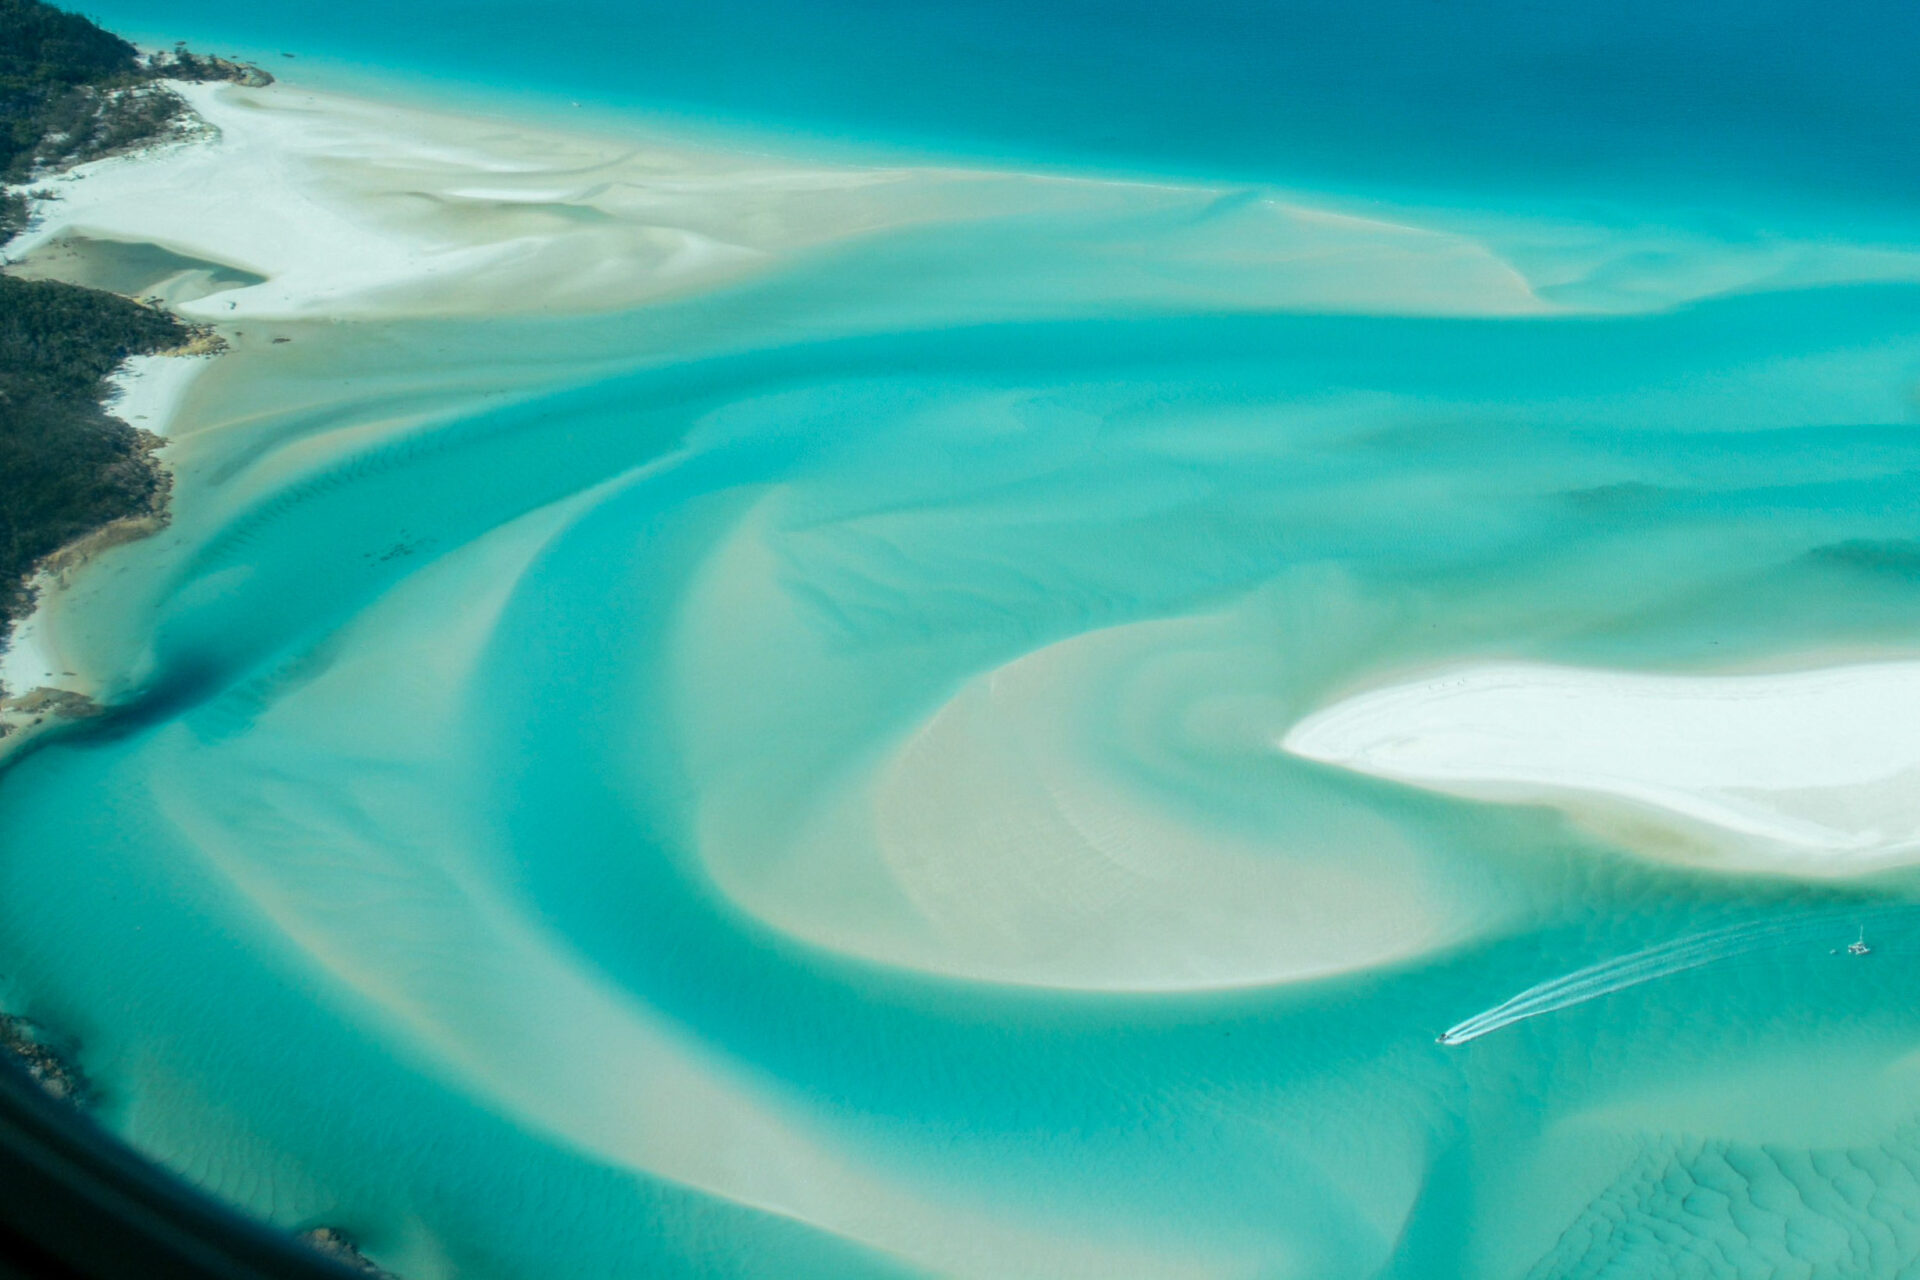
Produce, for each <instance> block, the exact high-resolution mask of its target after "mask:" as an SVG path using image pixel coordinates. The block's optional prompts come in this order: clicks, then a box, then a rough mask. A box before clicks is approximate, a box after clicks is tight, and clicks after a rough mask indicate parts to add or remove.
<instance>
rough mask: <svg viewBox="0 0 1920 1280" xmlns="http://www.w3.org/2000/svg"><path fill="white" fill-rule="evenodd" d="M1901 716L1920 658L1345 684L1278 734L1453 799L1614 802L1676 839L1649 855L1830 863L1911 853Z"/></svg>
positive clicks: (1469, 672) (1906, 737) (1908, 705)
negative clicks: (1345, 690) (1763, 669)
mask: <svg viewBox="0 0 1920 1280" xmlns="http://www.w3.org/2000/svg"><path fill="white" fill-rule="evenodd" d="M1916 726H1920V663H1917V662H1886V663H1871V664H1861V665H1850V666H1835V667H1828V668H1824V669H1816V670H1808V671H1799V672H1790V673H1786V674H1778V675H1737V676H1733V675H1729V676H1657V675H1641V674H1634V673H1628V672H1613V671H1594V670H1583V669H1578V668H1570V667H1554V666H1545V665H1525V664H1517V663H1515V664H1502V665H1488V666H1477V667H1469V668H1464V669H1460V670H1455V671H1449V672H1444V673H1437V674H1435V675H1432V676H1429V677H1426V678H1424V679H1419V680H1414V681H1410V682H1407V683H1403V684H1397V685H1392V686H1389V687H1387V688H1382V689H1376V690H1372V691H1370V692H1366V693H1362V694H1359V695H1356V696H1354V697H1351V698H1348V699H1346V700H1344V701H1341V702H1338V703H1335V704H1334V705H1332V706H1330V707H1327V708H1325V709H1323V710H1321V711H1318V712H1316V713H1314V714H1313V715H1311V716H1308V717H1307V718H1306V719H1304V720H1302V721H1300V722H1299V723H1298V724H1296V725H1294V726H1293V728H1292V729H1290V730H1289V731H1288V732H1287V733H1286V735H1285V737H1284V738H1283V739H1282V740H1281V745H1282V746H1283V747H1284V748H1285V749H1286V750H1287V751H1290V752H1292V753H1294V754H1295V755H1299V756H1305V757H1307V758H1309V759H1313V760H1319V761H1323V762H1326V763H1328V764H1335V765H1339V766H1341V767H1343V768H1348V769H1354V770H1357V771H1359V772H1361V773H1367V774H1372V775H1374V776H1376V777H1382V778H1391V779H1394V780H1396V781H1400V782H1406V783H1411V784H1413V785H1415V786H1421V787H1427V788H1431V789H1433V790H1437V791H1445V792H1450V793H1454V794H1458V795H1464V796H1472V797H1477V798H1484V799H1491V800H1499V801H1504V802H1508V803H1529V804H1552V805H1557V806H1560V807H1562V808H1565V809H1567V810H1569V811H1571V812H1574V813H1576V814H1581V815H1584V816H1593V811H1594V807H1595V805H1596V804H1601V805H1607V804H1611V805H1612V806H1615V807H1620V806H1627V807H1631V808H1632V809H1633V810H1634V811H1636V815H1637V816H1638V817H1640V818H1642V819H1644V820H1645V821H1647V822H1651V823H1652V824H1654V825H1656V826H1661V827H1665V828H1669V829H1670V831H1669V833H1670V834H1673V835H1677V836H1679V837H1681V839H1680V840H1679V841H1678V842H1677V843H1668V842H1664V841H1650V842H1647V843H1646V845H1645V847H1647V848H1649V849H1650V850H1652V851H1654V852H1656V853H1657V854H1660V855H1662V856H1678V857H1682V858H1685V859H1687V860H1695V859H1698V858H1704V859H1706V860H1709V861H1712V862H1716V863H1721V864H1724V865H1728V866H1734V867H1742V868H1759V869H1768V870H1779V871H1788V872H1793V873H1797V874H1805V875H1812V876H1833V875H1848V874H1855V873H1859V872H1865V871H1871V870H1877V869H1882V868H1885V867H1888V866H1892V865H1904V864H1907V863H1910V862H1912V861H1914V860H1915V859H1916V858H1920V810H1916V809H1915V807H1914V806H1913V803H1912V797H1913V794H1914V785H1915V782H1916V780H1917V779H1920V729H1917V728H1916ZM1607 825H1609V826H1611V825H1613V824H1611V823H1609V824H1607ZM1688 837H1692V838H1691V839H1689V838H1688Z"/></svg>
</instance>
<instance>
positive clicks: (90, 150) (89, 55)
mask: <svg viewBox="0 0 1920 1280" xmlns="http://www.w3.org/2000/svg"><path fill="white" fill-rule="evenodd" d="M161 79H175V80H240V81H243V82H246V83H250V84H259V83H266V82H268V81H269V80H270V79H271V77H269V76H267V75H266V73H265V72H262V71H258V70H256V69H254V68H251V67H245V66H242V65H240V64H239V63H235V62H229V61H228V60H226V59H225V58H208V57H202V56H199V55H196V54H193V53H189V52H187V51H186V50H185V49H176V50H174V51H173V52H172V53H169V54H164V55H161V56H159V57H156V58H154V59H152V60H143V59H142V58H141V57H140V54H139V51H138V50H136V49H135V48H134V47H133V46H132V45H130V44H128V43H127V42H126V41H125V40H122V39H121V38H120V37H119V36H116V35H114V34H112V33H111V32H107V31H102V30H101V29H100V28H99V27H96V26H95V25H93V23H91V22H89V21H87V20H86V19H85V18H83V17H81V16H79V15H78V14H73V13H63V12H61V11H60V10H58V9H56V8H54V7H53V6H52V5H49V4H44V3H42V2H41V0H0V181H7V182H20V181H24V180H25V179H27V178H28V177H30V176H31V174H32V173H33V171H34V170H35V169H37V168H49V167H60V166H63V165H69V164H78V163H80V162H81V161H84V160H91V159H94V158H97V157H99V156H103V155H108V154H110V153H112V152H114V151H118V150H121V149H122V148H125V147H129V146H134V145H137V144H139V143H142V142H147V141H151V140H153V139H155V138H159V137H163V136H165V135H166V134H167V133H168V132H169V131H170V130H171V129H173V128H174V127H175V125H176V124H177V123H178V122H179V121H180V120H182V119H183V118H184V117H185V114H186V104H185V103H184V102H182V101H181V100H180V98H179V96H178V95H176V94H174V93H171V92H169V91H168V90H167V89H166V87H165V86H164V85H161V84H159V83H158V81H159V80H161ZM7 217H8V211H7V209H6V208H4V207H0V235H5V234H11V232H10V231H8V229H7V223H6V219H7ZM14 229H16V230H17V229H18V228H17V226H16V227H15V228H14Z"/></svg>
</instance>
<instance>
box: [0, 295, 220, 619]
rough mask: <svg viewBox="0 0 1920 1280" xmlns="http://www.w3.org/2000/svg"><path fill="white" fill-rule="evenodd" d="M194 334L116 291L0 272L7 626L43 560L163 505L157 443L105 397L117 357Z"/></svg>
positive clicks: (1, 511)
mask: <svg viewBox="0 0 1920 1280" xmlns="http://www.w3.org/2000/svg"><path fill="white" fill-rule="evenodd" d="M192 336H193V335H192V333H191V331H190V330H189V329H188V328H187V326H185V325H184V324H182V323H181V322H180V321H178V320H176V319H174V318H173V317H172V316H170V315H167V314H165V313H164V312H160V311H155V310H153V309H151V308H149V307H144V306H141V305H140V304H139V303H137V302H133V301H130V300H128V299H126V298H122V297H119V296H117V295H115V294H111V293H101V292H99V291H97V290H93V289H82V288H79V287H77V286H74V285H68V284H60V283H57V282H55V281H50V280H16V279H14V278H12V277H11V276H0V622H3V621H4V620H5V618H7V617H10V616H13V615H14V614H15V613H17V612H18V611H19V610H20V609H21V608H22V606H24V605H25V604H26V603H27V599H26V578H27V575H28V574H29V573H30V572H31V571H32V569H33V566H34V564H35V563H36V562H37V561H39V560H40V558H41V557H43V556H46V555H48V554H50V553H51V552H53V551H54V550H56V549H58V548H59V547H60V546H62V545H63V544H65V543H67V542H69V541H72V540H73V539H74V538H77V537H79V536H80V535H81V534H84V533H87V532H88V531H90V530H92V529H95V528H97V527H99V526H100V525H102V524H105V523H107V522H108V521H111V520H115V519H119V518H120V517H123V516H134V515H145V514H150V513H156V512H158V511H159V510H161V509H162V507H163V506H164V504H165V501H166V490H167V481H166V475H165V473H164V472H163V471H162V470H161V469H160V468H159V466H158V465H157V464H156V463H155V462H154V460H153V458H152V456H151V449H152V445H153V443H154V438H153V437H152V436H149V435H147V434H146V433H145V432H141V431H136V430H134V429H133V428H132V427H129V426H127V425H126V424H125V423H123V422H121V421H120V420H119V419H118V418H114V417H111V416H109V415H108V414H107V412H106V411H105V410H104V409H103V408H101V404H100V401H101V398H102V396H103V395H104V394H105V390H106V388H105V386H104V379H105V378H106V376H107V375H108V374H109V373H111V372H113V369H114V367H115V366H116V365H118V364H119V363H120V361H122V360H124V359H125V358H126V357H128V356H130V355H137V354H141V353H144V352H154V351H162V350H166V349H168V348H171V347H177V346H180V345H182V344H184V343H185V342H187V341H188V340H189V339H190V338H191V337H192Z"/></svg>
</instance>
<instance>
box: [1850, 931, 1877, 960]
mask: <svg viewBox="0 0 1920 1280" xmlns="http://www.w3.org/2000/svg"><path fill="white" fill-rule="evenodd" d="M1872 950H1873V948H1872V947H1870V946H1868V945H1867V927H1866V926H1865V925H1861V926H1860V936H1859V937H1858V938H1856V939H1855V940H1854V941H1852V942H1849V943H1848V944H1847V954H1848V955H1850V956H1864V955H1866V954H1868V953H1869V952H1871V951H1872Z"/></svg>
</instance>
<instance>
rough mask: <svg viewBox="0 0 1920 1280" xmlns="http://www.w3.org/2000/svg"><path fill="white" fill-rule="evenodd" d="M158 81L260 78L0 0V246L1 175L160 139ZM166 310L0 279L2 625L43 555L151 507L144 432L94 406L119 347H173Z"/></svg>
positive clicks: (49, 9)
mask: <svg viewBox="0 0 1920 1280" xmlns="http://www.w3.org/2000/svg"><path fill="white" fill-rule="evenodd" d="M165 79H179V80H238V81H241V82H243V83H247V84H265V83H269V82H270V81H271V77H269V76H268V75H266V73H265V72H262V71H258V70H256V69H254V68H251V67H246V66H242V65H240V64H239V63H235V62H229V61H227V60H226V59H224V58H207V57H201V56H197V55H195V54H192V53H189V52H187V51H186V50H185V49H184V48H176V49H175V50H173V51H172V52H171V53H167V54H161V55H158V56H155V57H152V58H143V57H141V55H140V53H139V51H138V50H136V49H135V48H134V47H133V46H132V45H130V44H128V43H127V42H126V41H125V40H122V39H121V38H120V37H119V36H116V35H114V34H112V33H111V32H108V31H103V30H101V29H100V28H99V27H97V26H95V25H94V24H93V23H91V22H89V21H88V20H87V19H85V18H83V17H81V16H79V15H78V14H72V13H63V12H62V11H60V10H59V9H56V8H54V7H53V6H52V5H49V4H44V3H41V0H0V243H4V242H5V241H6V240H8V239H9V238H11V237H12V236H13V235H14V234H15V233H16V232H18V231H19V230H20V229H21V228H22V227H24V226H25V225H26V222H27V218H28V214H29V212H30V199H29V197H28V196H26V195H24V194H22V193H20V192H16V191H7V190H5V188H4V185H3V184H5V183H18V182H23V181H26V180H29V179H31V178H32V177H33V176H34V174H35V173H36V172H38V171H42V170H47V169H57V168H61V167H64V166H67V165H71V164H76V163H79V162H81V161H84V160H90V159H94V158H97V157H99V156H103V155H107V154H109V153H111V152H114V151H118V150H121V149H123V148H126V147H130V146H135V145H138V144H140V143H142V142H148V141H152V140H154V139H156V138H161V137H165V136H166V135H167V134H169V133H170V132H172V131H173V130H174V129H175V128H176V126H177V125H178V124H179V123H180V121H181V120H182V119H184V118H185V117H186V115H187V106H186V103H184V102H183V101H181V99H180V98H179V97H178V95H176V94H174V93H172V92H171V91H169V90H168V89H167V88H166V86H165V85H164V84H162V83H160V82H161V81H162V80H165ZM193 336H194V335H193V334H192V333H191V331H189V330H188V328H187V327H186V326H185V325H183V324H181V323H180V322H179V321H178V320H175V319H174V318H173V317H171V316H168V315H166V314H164V313H162V312H159V311H155V310H152V309H151V308H148V307H144V306H141V305H140V304H138V303H136V302H132V301H129V300H128V299H126V298H122V297H118V296H116V295H114V294H110V293H101V292H98V291H96V290H92V289H82V288H79V287H77V286H74V285H67V284H57V283H53V282H48V281H31V282H30V281H25V280H18V279H14V278H12V277H9V276H4V275H0V637H3V636H4V628H5V625H6V623H7V622H8V620H9V619H10V618H12V617H14V616H16V615H17V614H18V613H19V612H20V611H21V610H22V609H23V607H24V606H25V605H26V604H27V603H28V600H27V593H26V581H27V577H28V575H29V574H30V573H31V572H32V569H33V566H34V565H35V564H36V563H37V562H38V561H39V560H40V559H41V558H42V557H44V556H46V555H48V554H50V553H52V552H53V551H55V550H57V549H58V548H59V547H61V546H62V545H64V544H65V543H67V542H70V541H72V540H73V539H75V538H78V537H80V536H81V535H82V534H85V533H88V532H90V531H92V530H94V529H96V528H98V527H100V526H101V525H103V524H106V523H108V522H110V521H113V520H116V519H119V518H121V517H124V516H135V515H143V514H154V513H158V512H159V511H160V510H162V509H163V507H164V505H165V502H166V492H167V477H166V473H165V472H164V471H163V470H162V469H161V468H160V467H159V466H158V465H157V464H156V463H155V462H154V460H153V458H152V447H153V444H154V440H153V437H152V436H149V435H147V434H146V433H145V432H142V431H136V430H134V429H133V428H132V427H129V426H127V425H126V424H125V423H123V422H121V421H120V420H119V419H117V418H114V417H111V416H109V415H108V414H107V413H106V412H105V410H104V409H102V408H101V404H100V401H101V397H102V396H103V395H104V394H105V391H106V387H105V382H104V380H105V378H106V376H107V375H108V374H109V373H111V372H112V371H113V369H114V367H115V366H116V365H118V364H119V363H120V361H121V360H123V359H125V358H126V357H127V356H130V355H134V354H138V353H142V352H151V351H160V350H164V349H167V348H170V347H177V346H181V345H183V344H184V343H186V342H187V341H188V340H189V339H190V338H192V337H193Z"/></svg>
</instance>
